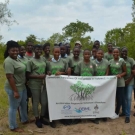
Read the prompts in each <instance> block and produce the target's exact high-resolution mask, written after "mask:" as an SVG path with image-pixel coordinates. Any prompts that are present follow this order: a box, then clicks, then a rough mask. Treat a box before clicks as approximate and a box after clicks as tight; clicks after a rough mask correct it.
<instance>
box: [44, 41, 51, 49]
mask: <svg viewBox="0 0 135 135" xmlns="http://www.w3.org/2000/svg"><path fill="white" fill-rule="evenodd" d="M47 46H49V47H50V43H49V42H47V43H45V44H44V45H43V50H44V49H45V48H46V47H47Z"/></svg>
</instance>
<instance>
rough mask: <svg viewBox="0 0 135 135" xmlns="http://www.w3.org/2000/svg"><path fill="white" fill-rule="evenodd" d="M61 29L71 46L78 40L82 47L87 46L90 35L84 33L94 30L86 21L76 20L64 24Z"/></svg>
mask: <svg viewBox="0 0 135 135" xmlns="http://www.w3.org/2000/svg"><path fill="white" fill-rule="evenodd" d="M62 31H63V34H64V36H65V37H66V38H67V39H69V40H70V44H71V46H72V47H74V44H75V42H76V41H77V40H79V41H81V43H82V44H83V46H82V47H83V48H86V47H87V48H88V45H89V44H90V42H91V37H90V36H86V34H88V33H90V32H92V31H94V29H93V27H92V26H90V25H89V24H88V23H85V22H81V21H79V20H77V21H76V22H71V23H70V24H69V25H67V26H65V27H64V28H63V29H62Z"/></svg>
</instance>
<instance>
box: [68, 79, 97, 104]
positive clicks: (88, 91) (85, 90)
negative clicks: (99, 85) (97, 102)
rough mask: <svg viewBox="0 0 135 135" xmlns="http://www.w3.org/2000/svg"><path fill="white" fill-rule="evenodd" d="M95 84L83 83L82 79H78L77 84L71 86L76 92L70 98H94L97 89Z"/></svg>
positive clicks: (80, 99)
mask: <svg viewBox="0 0 135 135" xmlns="http://www.w3.org/2000/svg"><path fill="white" fill-rule="evenodd" d="M95 88H96V87H95V86H92V85H91V84H87V85H85V84H83V83H82V82H81V81H78V82H77V83H76V84H73V85H71V86H70V89H71V90H73V91H74V93H75V94H72V95H71V96H70V97H69V98H70V100H71V101H72V100H74V101H76V100H79V101H82V100H93V93H94V91H95Z"/></svg>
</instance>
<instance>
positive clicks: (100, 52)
mask: <svg viewBox="0 0 135 135" xmlns="http://www.w3.org/2000/svg"><path fill="white" fill-rule="evenodd" d="M103 57H104V52H103V51H102V50H98V51H97V53H96V58H97V60H98V61H99V62H101V61H102V59H103ZM107 75H109V66H108V68H107V70H106V76H107Z"/></svg>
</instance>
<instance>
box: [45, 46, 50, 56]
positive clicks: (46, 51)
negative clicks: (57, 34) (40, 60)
mask: <svg viewBox="0 0 135 135" xmlns="http://www.w3.org/2000/svg"><path fill="white" fill-rule="evenodd" d="M44 53H45V54H49V53H50V46H46V47H45V49H44Z"/></svg>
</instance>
